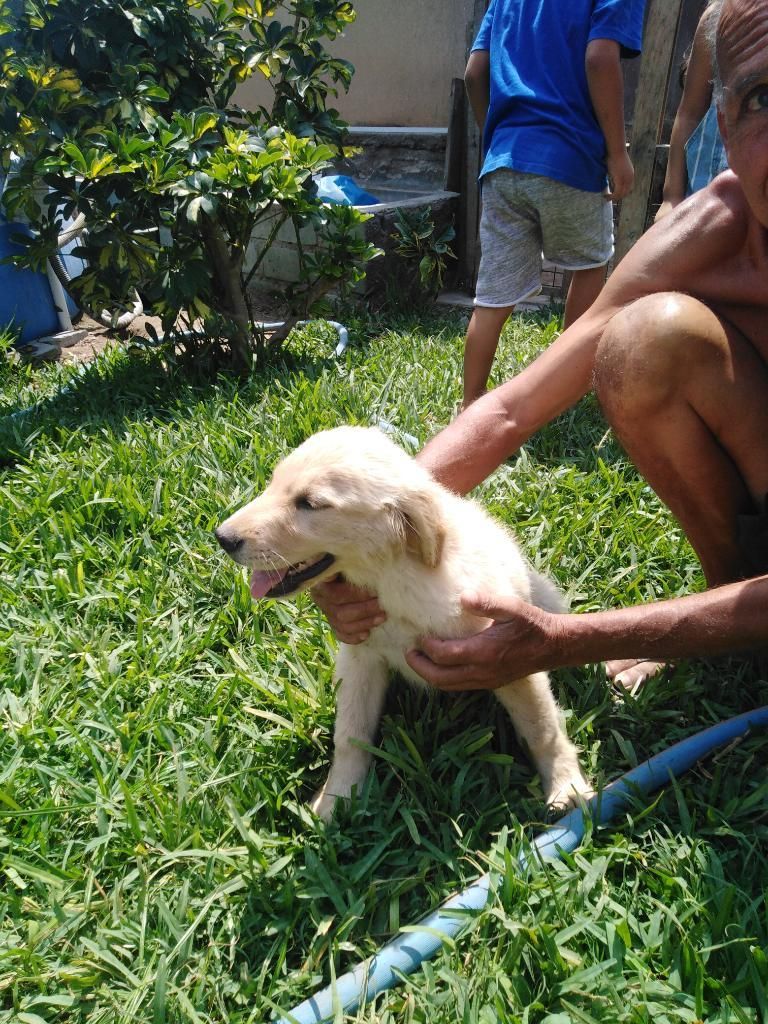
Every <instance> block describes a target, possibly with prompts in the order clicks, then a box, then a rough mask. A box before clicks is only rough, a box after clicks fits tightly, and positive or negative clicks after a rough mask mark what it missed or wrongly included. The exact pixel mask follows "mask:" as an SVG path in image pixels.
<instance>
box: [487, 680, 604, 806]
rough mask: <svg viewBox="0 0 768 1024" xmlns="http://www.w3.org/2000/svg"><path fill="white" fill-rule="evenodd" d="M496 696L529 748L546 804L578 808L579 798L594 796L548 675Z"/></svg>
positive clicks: (503, 689)
mask: <svg viewBox="0 0 768 1024" xmlns="http://www.w3.org/2000/svg"><path fill="white" fill-rule="evenodd" d="M495 693H496V696H497V697H498V699H499V700H500V701H501V703H502V704H503V705H504V707H505V708H506V709H507V711H508V712H509V716H510V718H511V719H512V722H513V724H514V726H515V731H516V732H517V735H518V736H519V737H520V739H521V740H523V741H524V742H525V743H526V744H527V746H528V749H529V751H530V753H531V758H532V760H533V763H534V764H535V765H536V768H537V770H538V772H539V775H540V776H541V781H542V783H543V785H544V792H545V794H546V800H547V803H548V804H549V805H550V806H552V807H558V806H560V807H563V806H567V805H569V804H575V803H576V801H577V798H578V796H579V795H581V796H584V797H585V798H586V797H589V796H591V795H592V793H593V790H592V788H591V787H590V785H589V783H588V782H587V780H586V779H585V778H584V776H583V775H582V772H581V768H580V767H579V758H578V755H577V753H576V748H575V747H574V745H573V744H572V743H571V741H570V740H569V739H568V736H567V734H566V732H565V729H564V727H563V725H562V723H561V721H560V711H559V708H558V706H557V703H556V701H555V698H554V697H553V696H552V691H551V689H550V687H549V677H548V676H547V673H546V672H537V673H535V675H532V676H527V677H526V678H525V679H518V680H517V681H516V682H514V683H510V684H509V686H503V687H501V688H500V689H498V690H496V691H495Z"/></svg>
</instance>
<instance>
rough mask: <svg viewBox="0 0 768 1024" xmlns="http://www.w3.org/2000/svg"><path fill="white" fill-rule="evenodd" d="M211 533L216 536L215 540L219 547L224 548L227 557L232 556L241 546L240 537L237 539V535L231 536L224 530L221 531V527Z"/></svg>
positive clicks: (241, 540)
mask: <svg viewBox="0 0 768 1024" xmlns="http://www.w3.org/2000/svg"><path fill="white" fill-rule="evenodd" d="M213 532H214V534H215V536H216V540H217V541H218V542H219V544H221V546H222V547H223V548H224V550H225V551H226V552H227V554H228V555H234V553H235V552H236V551H237V549H238V548H240V547H242V546H243V538H242V537H238V536H237V535H235V536H232V535H231V534H229V533H227V532H226V531H225V530H222V528H221V527H219V528H218V530H214V531H213Z"/></svg>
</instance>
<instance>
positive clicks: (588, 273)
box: [563, 267, 605, 330]
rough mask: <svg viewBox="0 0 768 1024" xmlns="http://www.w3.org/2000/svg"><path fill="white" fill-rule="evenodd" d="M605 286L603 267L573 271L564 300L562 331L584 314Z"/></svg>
mask: <svg viewBox="0 0 768 1024" xmlns="http://www.w3.org/2000/svg"><path fill="white" fill-rule="evenodd" d="M604 284H605V267H589V268H588V269H587V270H574V272H573V276H572V277H571V283H570V285H569V286H568V296H567V298H566V300H565V315H564V317H563V330H566V329H567V328H568V327H570V326H571V324H572V323H573V322H574V321H575V320H578V319H579V317H580V316H581V314H582V313H586V311H587V310H588V309H589V307H590V306H591V305H592V303H593V302H594V301H595V299H596V298H597V296H598V295H599V294H600V292H601V291H602V289H603V285H604Z"/></svg>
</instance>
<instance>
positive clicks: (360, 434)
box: [216, 427, 444, 598]
mask: <svg viewBox="0 0 768 1024" xmlns="http://www.w3.org/2000/svg"><path fill="white" fill-rule="evenodd" d="M436 491H437V485H436V484H435V483H434V481H433V480H432V479H431V478H430V477H429V475H428V474H427V473H426V472H425V471H424V470H423V469H422V468H421V467H420V466H418V465H417V464H416V463H415V462H414V461H413V460H412V459H411V458H410V457H409V456H408V455H406V453H405V452H404V451H402V449H400V448H398V447H397V445H395V444H393V443H392V441H390V440H389V438H387V437H386V436H385V435H384V434H382V433H381V431H378V430H375V429H369V428H364V427H339V428H337V429H335V430H327V431H322V432H321V433H319V434H315V435H313V436H312V437H310V438H309V439H308V440H307V441H305V442H304V444H302V445H300V446H299V447H298V448H297V449H296V450H295V451H294V452H292V453H291V454H290V455H289V456H288V457H287V458H285V459H284V460H283V461H282V462H281V463H279V465H278V466H277V467H276V469H275V471H274V474H273V476H272V479H271V481H270V483H269V485H268V486H267V488H266V490H265V491H264V492H263V493H262V494H261V495H260V496H259V497H258V498H256V499H255V500H254V501H252V502H250V504H248V505H245V506H244V507H243V508H241V509H240V510H239V511H238V512H235V514H234V515H233V516H230V518H229V519H227V520H226V522H224V523H222V524H221V526H220V527H219V528H218V529H217V530H216V538H217V540H218V541H219V543H220V544H221V546H222V547H223V548H224V550H225V551H226V552H227V553H228V554H229V555H231V557H232V558H233V559H234V560H235V561H236V562H239V563H240V564H241V565H247V566H248V567H249V568H250V569H251V570H252V576H251V593H252V595H253V596H254V597H257V598H258V597H284V596H288V595H292V594H296V593H299V592H300V591H301V590H305V589H306V588H307V587H310V586H314V585H315V584H316V583H319V582H321V581H322V580H324V579H328V578H329V577H331V576H333V575H335V574H336V573H338V572H342V573H343V572H346V573H348V574H349V575H350V576H351V577H352V578H354V579H355V581H356V582H360V583H362V582H363V581H364V580H366V581H367V582H369V583H370V584H371V585H374V584H375V582H376V575H377V571H378V570H379V569H380V568H381V567H382V566H383V565H385V564H386V563H387V562H388V561H390V560H391V558H392V556H393V554H395V555H396V554H406V555H410V556H411V557H414V558H417V559H419V560H420V561H421V562H423V563H424V564H425V565H427V566H429V567H434V566H436V565H437V564H438V562H439V561H440V555H441V551H442V545H443V539H444V527H443V525H442V521H441V515H440V508H439V503H438V502H437V500H436V498H435V493H436Z"/></svg>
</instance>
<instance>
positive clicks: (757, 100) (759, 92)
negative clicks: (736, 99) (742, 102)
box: [746, 85, 768, 114]
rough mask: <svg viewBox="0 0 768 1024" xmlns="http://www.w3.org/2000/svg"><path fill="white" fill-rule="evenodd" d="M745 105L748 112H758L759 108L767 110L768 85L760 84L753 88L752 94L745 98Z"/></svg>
mask: <svg viewBox="0 0 768 1024" xmlns="http://www.w3.org/2000/svg"><path fill="white" fill-rule="evenodd" d="M746 106H747V110H748V111H749V112H750V114H758V113H760V111H761V110H768V85H761V86H760V88H759V89H755V91H754V92H753V93H752V95H751V96H749V97H748V98H747V103H746Z"/></svg>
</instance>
